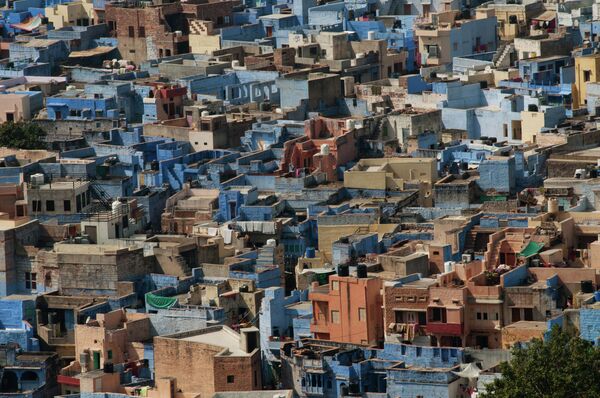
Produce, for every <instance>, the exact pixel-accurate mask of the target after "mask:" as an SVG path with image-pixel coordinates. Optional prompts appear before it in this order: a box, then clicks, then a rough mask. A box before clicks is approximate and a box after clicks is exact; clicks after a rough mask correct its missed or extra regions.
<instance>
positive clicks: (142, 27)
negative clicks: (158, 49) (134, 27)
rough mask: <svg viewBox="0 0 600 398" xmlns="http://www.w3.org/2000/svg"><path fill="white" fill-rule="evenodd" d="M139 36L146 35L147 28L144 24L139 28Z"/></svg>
mask: <svg viewBox="0 0 600 398" xmlns="http://www.w3.org/2000/svg"><path fill="white" fill-rule="evenodd" d="M138 36H139V37H146V28H145V27H144V26H140V27H139V28H138Z"/></svg>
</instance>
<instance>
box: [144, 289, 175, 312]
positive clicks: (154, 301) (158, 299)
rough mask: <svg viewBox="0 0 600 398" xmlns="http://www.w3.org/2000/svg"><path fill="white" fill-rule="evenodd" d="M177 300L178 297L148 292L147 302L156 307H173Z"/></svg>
mask: <svg viewBox="0 0 600 398" xmlns="http://www.w3.org/2000/svg"><path fill="white" fill-rule="evenodd" d="M176 302H177V297H163V296H157V295H155V294H152V293H146V303H148V305H151V306H152V307H154V308H159V309H167V308H171V307H172V306H174V305H175V303H176Z"/></svg>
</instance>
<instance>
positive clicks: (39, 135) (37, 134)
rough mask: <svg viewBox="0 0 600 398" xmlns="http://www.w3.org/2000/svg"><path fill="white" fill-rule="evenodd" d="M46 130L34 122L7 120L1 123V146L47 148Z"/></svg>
mask: <svg viewBox="0 0 600 398" xmlns="http://www.w3.org/2000/svg"><path fill="white" fill-rule="evenodd" d="M45 137H46V132H45V131H44V130H43V129H42V128H41V127H40V126H39V125H37V124H35V123H33V122H26V121H18V122H5V123H3V124H1V125H0V146H5V147H9V148H18V149H45V148H46V142H45V141H44V138H45Z"/></svg>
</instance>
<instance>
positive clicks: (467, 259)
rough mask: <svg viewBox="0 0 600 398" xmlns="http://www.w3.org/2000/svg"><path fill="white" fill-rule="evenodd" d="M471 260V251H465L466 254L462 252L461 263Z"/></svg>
mask: <svg viewBox="0 0 600 398" xmlns="http://www.w3.org/2000/svg"><path fill="white" fill-rule="evenodd" d="M471 261H473V255H472V254H471V253H467V254H463V255H462V262H463V263H470V262H471Z"/></svg>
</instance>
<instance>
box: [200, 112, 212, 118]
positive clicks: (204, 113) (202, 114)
mask: <svg viewBox="0 0 600 398" xmlns="http://www.w3.org/2000/svg"><path fill="white" fill-rule="evenodd" d="M200 116H202V117H208V116H210V112H209V111H202V113H200Z"/></svg>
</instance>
